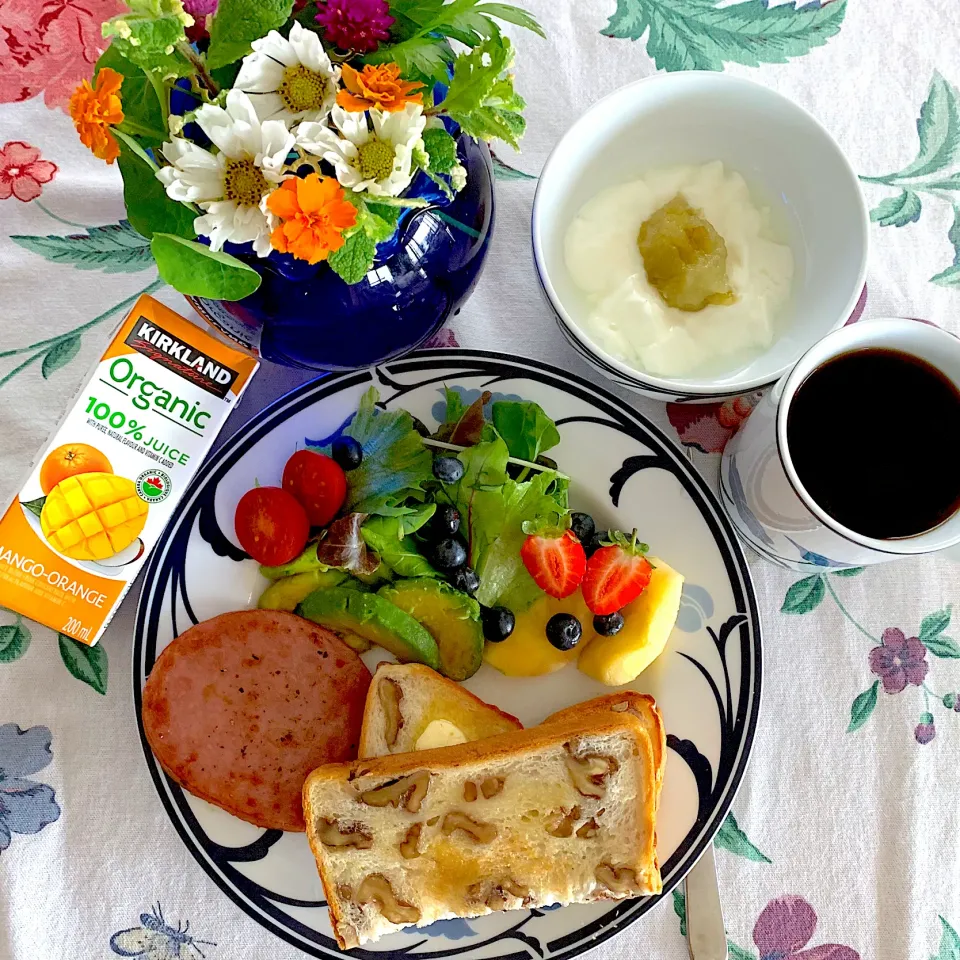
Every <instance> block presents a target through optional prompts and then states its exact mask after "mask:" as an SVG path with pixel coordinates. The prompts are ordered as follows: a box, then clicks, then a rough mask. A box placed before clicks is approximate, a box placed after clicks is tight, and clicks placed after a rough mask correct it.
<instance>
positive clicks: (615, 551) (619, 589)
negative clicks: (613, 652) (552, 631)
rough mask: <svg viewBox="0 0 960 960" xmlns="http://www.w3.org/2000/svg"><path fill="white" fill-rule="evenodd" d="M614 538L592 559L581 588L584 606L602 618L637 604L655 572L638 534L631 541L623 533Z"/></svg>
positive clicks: (614, 535)
mask: <svg viewBox="0 0 960 960" xmlns="http://www.w3.org/2000/svg"><path fill="white" fill-rule="evenodd" d="M610 537H611V540H612V542H611V543H608V544H607V545H605V546H602V547H600V549H599V550H597V551H596V552H595V553H594V554H593V556H592V557H591V558H590V560H589V562H588V563H587V571H586V573H585V574H584V577H583V583H582V584H581V585H580V591H581V593H582V594H583V599H584V602H585V603H586V605H587V607H589V609H590V612H591V613H593V614H595V615H596V616H598V617H605V616H606V615H607V614H609V613H616V611H617V610H621V609H623V608H624V607H625V606H626V605H627V604H628V603H633V601H634V600H636V599H637V597H639V596H640V594H641V593H643V591H644V590H645V589H646V587H647V584H648V583H649V582H650V575H651V573H652V572H653V568H652V567H651V566H650V561H649V560H647V558H646V557H645V556H644V554H645V553H646V552H647V550H648V549H649V548H648V547H647V545H646V544H645V543H637V531H636V530H634V531H633V536H632V538H631V539H629V540H628V539H627V538H626V537H625V536H624V535H623V534H622V533H620V532H619V531H612V532H611V533H610Z"/></svg>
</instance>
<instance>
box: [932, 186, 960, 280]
mask: <svg viewBox="0 0 960 960" xmlns="http://www.w3.org/2000/svg"><path fill="white" fill-rule="evenodd" d="M947 239H948V240H949V241H950V243H951V244H952V245H953V263H952V264H951V265H950V266H949V267H947V269H946V270H941V271H940V273H937V274H935V275H934V276H932V277H931V278H930V281H931V282H932V283H936V284H939V285H940V286H941V287H952V286H956V285H957V284H960V206H958V205H957V204H954V207H953V223H952V224H951V225H950V229H949V230H948V231H947Z"/></svg>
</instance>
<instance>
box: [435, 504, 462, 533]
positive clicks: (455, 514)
mask: <svg viewBox="0 0 960 960" xmlns="http://www.w3.org/2000/svg"><path fill="white" fill-rule="evenodd" d="M430 529H431V530H432V531H433V533H434V534H435V535H436V536H438V537H452V536H453V535H454V534H455V533H456V532H457V531H458V530H459V529H460V511H459V510H458V509H457V508H456V507H454V506H452V505H451V504H449V503H441V504H438V505H437V512H436V513H435V514H434V515H433V518H432V519H431V521H430Z"/></svg>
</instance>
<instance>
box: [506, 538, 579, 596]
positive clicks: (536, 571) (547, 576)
mask: <svg viewBox="0 0 960 960" xmlns="http://www.w3.org/2000/svg"><path fill="white" fill-rule="evenodd" d="M520 559H521V560H522V561H523V565H524V566H525V567H526V568H527V573H529V574H530V576H531V577H533V579H534V580H535V581H536V583H537V586H538V587H540V589H541V590H543V591H544V593H548V594H549V595H550V596H551V597H557V598H558V599H562V598H563V597H569V596H570V594H572V593H573V592H574V591H575V590H576V589H577V587H579V586H580V581H581V580H582V579H583V573H584V571H585V570H586V569H587V555H586V553H584V551H583V546H582V544H581V543H580V541H579V540H578V539H577V538H576V536H574V534H573V533H572V532H571V531H569V530H567V531H566V532H565V533H562V534H559V535H558V536H541V535H539V534H533V535H531V536H528V537H527V539H526V540H524V541H523V546H522V547H521V548H520Z"/></svg>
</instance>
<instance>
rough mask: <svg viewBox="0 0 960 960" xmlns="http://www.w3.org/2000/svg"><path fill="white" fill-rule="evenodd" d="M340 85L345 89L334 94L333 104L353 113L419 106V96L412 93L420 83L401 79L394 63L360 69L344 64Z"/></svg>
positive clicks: (420, 99) (370, 65) (392, 111)
mask: <svg viewBox="0 0 960 960" xmlns="http://www.w3.org/2000/svg"><path fill="white" fill-rule="evenodd" d="M343 83H344V85H345V86H346V88H347V89H346V90H341V91H340V92H339V93H338V94H337V103H338V104H339V105H340V106H341V107H343V109H344V110H350V111H352V112H354V113H358V112H359V111H361V110H369V109H371V108H372V107H379V108H380V109H381V110H385V111H386V112H387V113H396V112H397V111H398V110H402V109H403V108H404V107H405V106H406V105H407V104H408V103H423V93H422V92H420V91H417V92H416V93H415V92H414V91H416V90H417V88H418V87H422V86H423V84H422V83H414V82H412V81H410V80H402V79H401V78H400V68H399V67H398V66H397V65H396V64H395V63H378V64H372V63H368V64H367V65H366V66H365V67H364V68H363V70H354V69H353V67H351V66H350V64H349V63H345V64H344V65H343Z"/></svg>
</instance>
